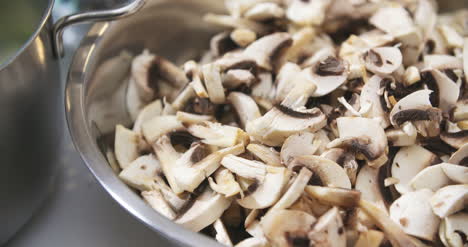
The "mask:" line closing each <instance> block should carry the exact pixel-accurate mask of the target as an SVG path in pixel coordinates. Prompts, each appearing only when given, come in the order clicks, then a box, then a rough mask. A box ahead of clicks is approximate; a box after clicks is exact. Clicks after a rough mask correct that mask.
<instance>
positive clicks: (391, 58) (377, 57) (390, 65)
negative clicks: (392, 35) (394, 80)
mask: <svg viewBox="0 0 468 247" xmlns="http://www.w3.org/2000/svg"><path fill="white" fill-rule="evenodd" d="M363 58H364V61H365V63H366V68H367V69H368V70H370V71H372V72H373V73H376V74H386V75H388V74H391V73H393V72H394V71H396V70H397V69H398V68H399V67H400V66H401V64H402V61H403V56H402V55H401V52H400V49H398V48H396V47H377V48H372V49H370V50H368V51H367V52H366V53H364V55H363Z"/></svg>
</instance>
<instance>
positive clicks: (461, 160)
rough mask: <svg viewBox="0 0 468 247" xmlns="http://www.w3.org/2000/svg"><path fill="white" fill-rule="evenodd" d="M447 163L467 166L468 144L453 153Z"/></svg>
mask: <svg viewBox="0 0 468 247" xmlns="http://www.w3.org/2000/svg"><path fill="white" fill-rule="evenodd" d="M447 162H448V163H451V164H455V165H461V166H466V165H467V164H468V143H466V144H465V145H463V146H461V147H460V148H459V149H458V150H457V151H456V152H455V153H453V154H452V156H450V159H449V160H448V161H447Z"/></svg>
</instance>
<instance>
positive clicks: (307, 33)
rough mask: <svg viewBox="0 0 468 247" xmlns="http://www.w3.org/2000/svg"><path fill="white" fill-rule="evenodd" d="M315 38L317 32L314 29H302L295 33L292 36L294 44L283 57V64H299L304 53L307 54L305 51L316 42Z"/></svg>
mask: <svg viewBox="0 0 468 247" xmlns="http://www.w3.org/2000/svg"><path fill="white" fill-rule="evenodd" d="M315 38H316V32H315V30H314V29H313V28H312V27H302V28H301V29H299V30H298V31H297V32H295V33H294V34H293V36H292V39H293V43H292V45H291V47H290V48H289V49H288V50H287V51H286V54H285V55H284V56H283V57H282V59H283V61H282V62H281V64H284V63H285V62H286V61H293V62H298V60H299V58H300V57H301V56H302V55H303V53H304V52H305V53H307V51H305V50H307V49H308V47H310V45H311V43H312V42H314V41H315V40H316V39H315ZM314 39H315V40H314Z"/></svg>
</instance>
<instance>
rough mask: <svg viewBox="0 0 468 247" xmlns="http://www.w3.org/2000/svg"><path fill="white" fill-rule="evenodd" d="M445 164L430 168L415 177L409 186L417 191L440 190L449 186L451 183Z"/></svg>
mask: <svg viewBox="0 0 468 247" xmlns="http://www.w3.org/2000/svg"><path fill="white" fill-rule="evenodd" d="M443 164H444V163H442V164H437V165H433V166H428V167H426V168H424V169H423V170H421V171H420V172H419V173H418V174H416V176H414V177H413V178H412V179H411V181H410V182H409V185H410V186H411V188H412V189H414V190H415V191H417V190H420V189H431V190H432V191H437V190H438V189H440V188H442V187H444V186H447V185H449V184H450V183H451V181H450V179H449V177H448V176H447V175H446V174H445V172H444V169H443Z"/></svg>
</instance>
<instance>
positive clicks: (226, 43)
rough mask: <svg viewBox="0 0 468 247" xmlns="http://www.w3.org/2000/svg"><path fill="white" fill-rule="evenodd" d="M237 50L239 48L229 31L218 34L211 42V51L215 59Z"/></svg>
mask: <svg viewBox="0 0 468 247" xmlns="http://www.w3.org/2000/svg"><path fill="white" fill-rule="evenodd" d="M236 48H238V46H237V45H236V43H234V41H233V40H232V39H231V37H230V35H229V32H227V31H226V32H221V33H219V34H216V35H215V36H213V38H211V40H210V51H211V53H212V54H213V55H214V56H215V57H220V56H222V55H224V54H225V53H227V52H230V51H232V50H235V49H236Z"/></svg>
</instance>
